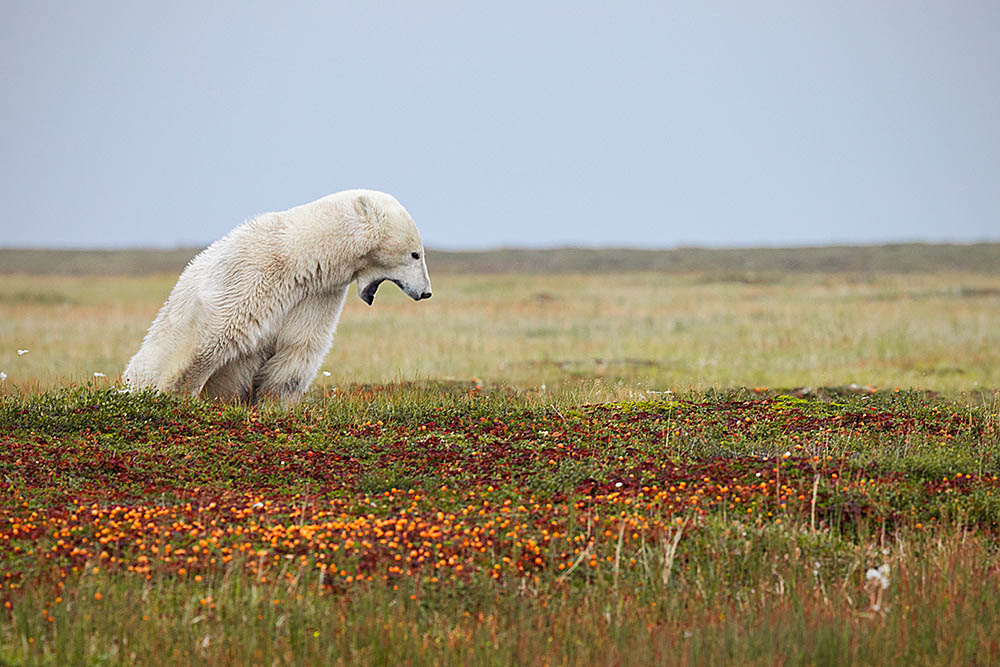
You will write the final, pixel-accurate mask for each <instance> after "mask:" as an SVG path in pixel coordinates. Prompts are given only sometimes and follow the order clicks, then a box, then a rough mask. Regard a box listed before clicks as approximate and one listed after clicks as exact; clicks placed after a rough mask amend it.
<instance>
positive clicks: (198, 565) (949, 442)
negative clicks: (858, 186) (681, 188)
mask: <svg viewBox="0 0 1000 667" xmlns="http://www.w3.org/2000/svg"><path fill="white" fill-rule="evenodd" d="M190 256H191V254H190V253H188V252H187V251H176V252H171V253H142V252H128V251H122V252H118V253H69V252H64V253H60V252H45V251H9V250H7V251H0V274H2V276H0V277H2V280H0V371H2V372H3V373H5V375H6V378H5V379H4V380H3V381H2V383H0V438H2V440H3V441H2V443H0V664H39V663H41V664H60V665H61V664H189V663H198V664H203V663H208V664H341V663H344V664H357V663H363V664H594V663H597V664H709V665H714V664H733V663H739V664H768V665H770V664H854V663H859V664H903V663H905V664H982V665H986V664H997V663H998V662H1000V634H998V633H997V632H996V628H997V627H1000V553H998V543H997V538H998V535H1000V526H998V522H1000V393H998V387H1000V245H995V244H994V245H990V244H981V245H976V246H918V245H915V246H893V247H883V248H853V249H852V248H812V249H800V250H764V249H758V250H751V251H730V250H718V251H708V250H694V249H690V250H678V251H669V252H662V253H638V252H629V251H615V250H608V251H548V252H519V251H498V252H493V253H468V254H456V253H434V252H433V251H429V252H428V267H429V269H430V272H431V278H432V281H433V285H434V297H433V298H432V299H431V300H429V301H426V302H420V303H413V302H411V301H409V299H407V298H406V297H405V296H404V295H402V294H400V293H399V291H398V290H396V289H395V288H394V287H391V286H388V285H386V286H383V288H382V289H381V290H380V291H379V294H378V297H377V299H376V301H375V305H374V306H373V307H372V308H368V307H367V306H365V305H364V304H363V303H361V301H360V300H359V299H358V298H357V297H356V296H354V295H352V296H351V297H350V299H349V301H348V305H347V307H346V308H345V310H344V314H343V316H342V318H341V321H340V326H339V329H338V334H337V339H336V342H335V343H334V347H333V349H332V351H331V352H330V355H329V356H328V358H327V360H326V362H325V364H324V366H323V369H324V370H325V371H326V373H329V375H326V374H325V373H321V375H320V376H319V377H317V379H316V381H315V382H314V384H313V387H312V389H311V390H310V392H309V393H308V394H307V396H306V399H305V400H304V401H303V402H302V403H301V404H300V405H298V406H296V407H295V408H292V409H281V408H279V407H277V406H274V405H261V406H258V407H256V408H248V407H246V406H241V405H222V404H211V403H203V402H199V401H194V400H187V399H183V400H182V399H176V398H169V397H165V396H160V395H155V394H149V393H140V394H127V393H122V392H121V391H120V388H119V387H118V386H117V385H116V380H117V377H118V374H119V373H120V372H121V369H122V368H123V367H124V365H125V363H126V361H127V360H128V358H129V356H130V355H131V354H132V353H133V352H134V351H135V350H136V349H137V348H138V345H139V342H140V340H141V338H142V335H143V333H144V331H145V329H146V327H148V325H149V323H150V322H151V320H152V318H153V316H154V315H155V314H156V311H157V310H158V308H159V306H160V305H161V304H162V302H163V300H164V299H165V298H166V295H167V293H168V292H169V290H170V288H171V286H172V285H173V283H174V281H175V280H176V278H177V275H178V273H179V271H180V269H181V268H182V267H183V262H184V261H186V260H187V259H189V258H190ZM147 271H149V273H147ZM25 350H26V351H25ZM19 351H20V353H19Z"/></svg>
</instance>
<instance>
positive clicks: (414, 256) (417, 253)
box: [410, 252, 420, 259]
mask: <svg viewBox="0 0 1000 667" xmlns="http://www.w3.org/2000/svg"><path fill="white" fill-rule="evenodd" d="M410 257H412V258H413V259H420V253H419V252H411V253H410Z"/></svg>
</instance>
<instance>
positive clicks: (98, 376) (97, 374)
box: [94, 371, 108, 378]
mask: <svg viewBox="0 0 1000 667" xmlns="http://www.w3.org/2000/svg"><path fill="white" fill-rule="evenodd" d="M94 377H95V378H106V377H108V376H107V375H105V374H104V373H102V372H101V371H94Z"/></svg>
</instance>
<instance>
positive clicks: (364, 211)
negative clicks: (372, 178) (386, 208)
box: [354, 195, 378, 224]
mask: <svg viewBox="0 0 1000 667" xmlns="http://www.w3.org/2000/svg"><path fill="white" fill-rule="evenodd" d="M354 210H355V211H356V212H357V214H358V216H359V217H360V218H361V219H362V220H365V221H367V222H368V223H369V224H372V223H374V222H375V221H376V220H378V212H377V211H376V210H375V203H374V202H373V201H372V200H371V199H369V198H368V197H366V196H365V195H358V198H357V199H355V200H354Z"/></svg>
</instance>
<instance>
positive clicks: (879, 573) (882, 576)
mask: <svg viewBox="0 0 1000 667" xmlns="http://www.w3.org/2000/svg"><path fill="white" fill-rule="evenodd" d="M865 580H866V581H874V582H876V583H877V584H878V585H879V586H881V587H882V590H885V589H887V588H889V564H888V563H886V564H885V565H882V566H880V567H879V568H878V569H877V570H876V569H875V568H874V567H872V568H869V569H868V571H867V572H865Z"/></svg>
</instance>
